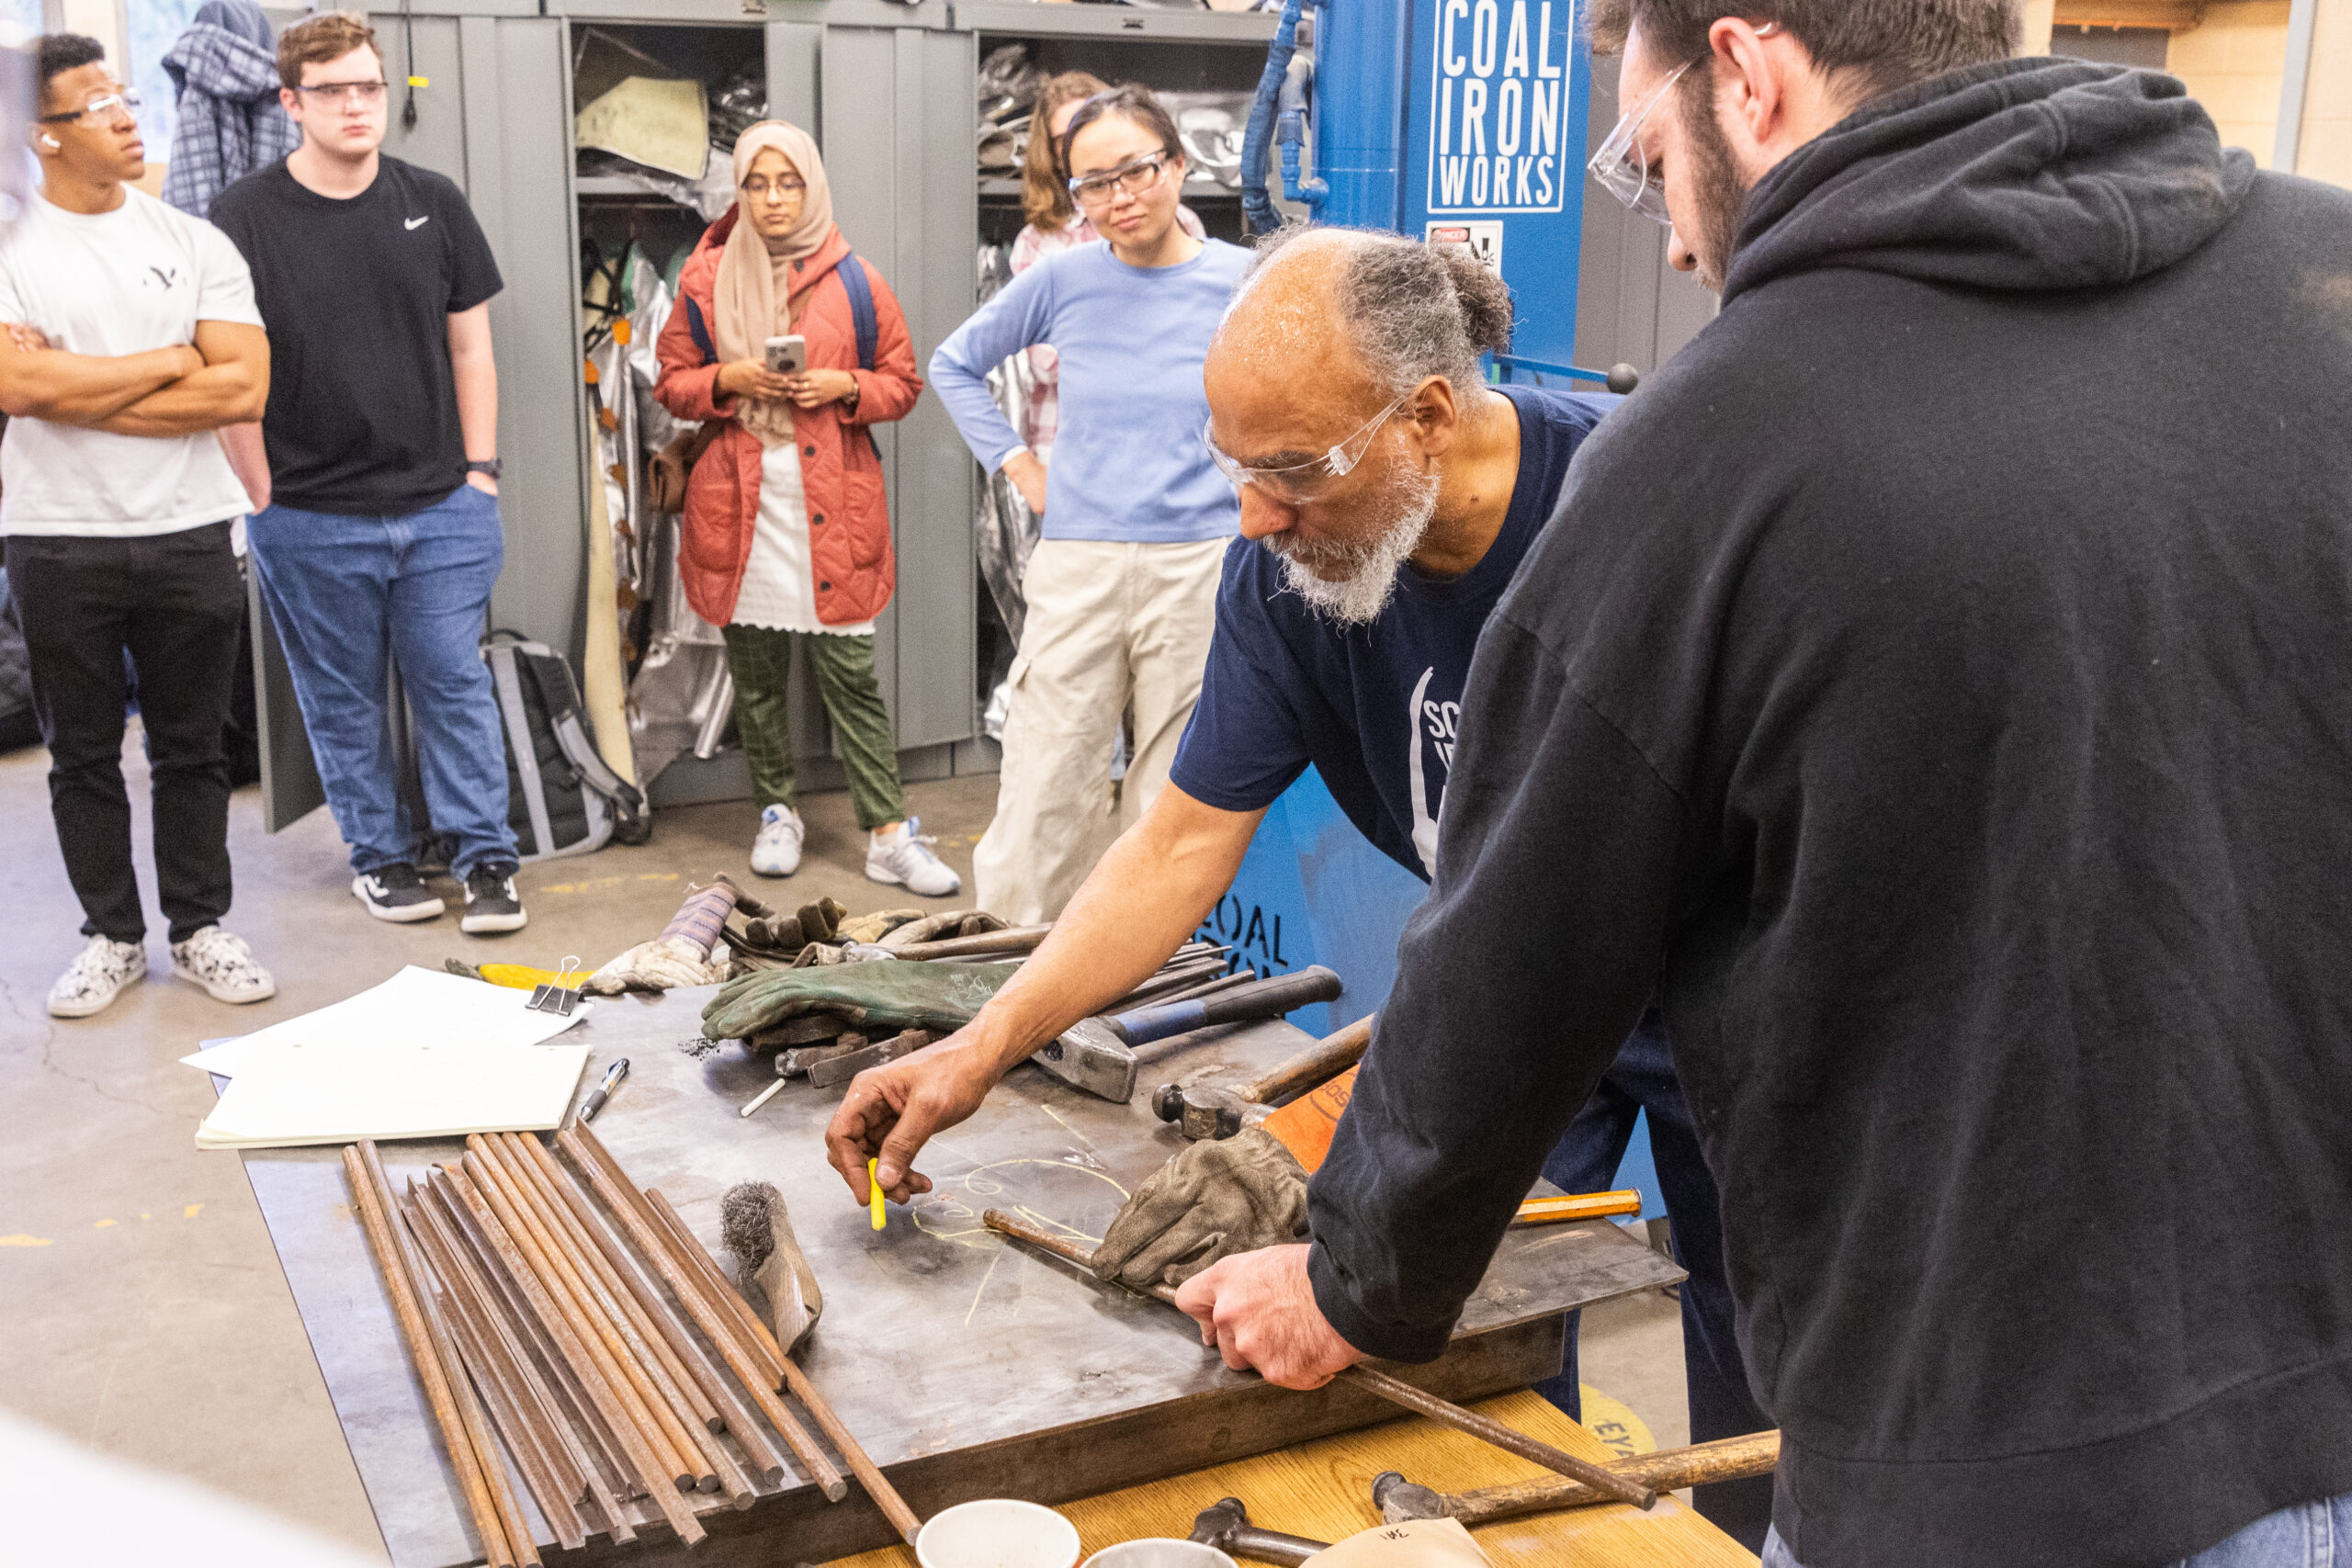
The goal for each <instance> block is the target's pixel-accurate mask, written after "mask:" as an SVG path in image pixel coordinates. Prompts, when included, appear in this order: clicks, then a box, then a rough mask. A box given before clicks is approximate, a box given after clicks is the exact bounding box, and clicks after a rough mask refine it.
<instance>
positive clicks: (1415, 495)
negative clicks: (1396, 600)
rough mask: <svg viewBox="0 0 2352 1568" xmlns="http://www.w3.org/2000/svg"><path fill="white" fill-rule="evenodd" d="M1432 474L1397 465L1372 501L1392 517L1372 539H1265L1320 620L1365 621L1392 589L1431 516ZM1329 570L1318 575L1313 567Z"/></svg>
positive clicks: (1288, 579)
mask: <svg viewBox="0 0 2352 1568" xmlns="http://www.w3.org/2000/svg"><path fill="white" fill-rule="evenodd" d="M1437 492H1438V477H1437V475H1436V473H1435V472H1434V471H1431V472H1428V473H1423V472H1419V471H1418V470H1416V469H1413V468H1406V467H1404V466H1403V465H1401V464H1400V465H1398V466H1397V468H1396V470H1395V471H1394V473H1393V475H1392V477H1391V478H1390V479H1388V480H1387V481H1386V482H1385V483H1384V484H1383V485H1382V486H1381V488H1380V491H1379V493H1378V495H1377V497H1376V498H1375V501H1374V504H1375V505H1379V506H1381V507H1383V508H1384V509H1385V508H1387V507H1392V506H1393V507H1395V508H1396V509H1397V520H1396V521H1395V522H1394V523H1391V524H1390V525H1388V526H1387V527H1386V528H1385V529H1383V530H1382V531H1381V532H1380V534H1379V535H1378V536H1376V537H1374V538H1370V539H1365V540H1362V541H1360V542H1358V543H1355V544H1350V545H1317V544H1307V543H1305V542H1303V541H1302V540H1300V539H1299V538H1298V536H1296V535H1295V534H1285V535H1281V536H1276V537H1275V538H1272V539H1270V540H1268V541H1267V547H1268V548H1270V549H1272V551H1273V552H1274V554H1276V555H1277V556H1279V557H1281V558H1282V563H1283V585H1284V586H1286V587H1287V588H1289V589H1290V591H1291V592H1294V593H1295V594H1297V595H1298V596H1299V597H1300V598H1302V599H1304V600H1306V603H1307V606H1308V607H1309V608H1310V609H1312V610H1313V611H1314V612H1315V613H1316V614H1317V615H1320V616H1322V617H1323V618H1324V619H1325V620H1327V621H1330V622H1332V623H1333V624H1335V625H1337V626H1370V625H1371V624H1372V623H1373V622H1374V621H1375V620H1377V619H1378V618H1379V616H1380V612H1381V611H1383V610H1385V609H1386V608H1387V607H1388V600H1389V596H1390V595H1391V594H1393V593H1395V592H1397V571H1398V570H1399V569H1401V568H1402V567H1403V566H1404V564H1405V561H1406V559H1407V558H1408V557H1409V556H1411V555H1412V553H1413V552H1414V551H1415V550H1417V549H1419V548H1420V547H1421V536H1423V535H1425V534H1427V533H1428V532H1429V528H1430V518H1432V517H1434V516H1435V515H1437ZM1317 567H1319V568H1321V569H1322V570H1324V571H1325V572H1328V573H1334V574H1335V575H1333V576H1331V577H1329V578H1325V577H1318V576H1317V575H1316V573H1315V571H1314V570H1313V569H1314V568H1317Z"/></svg>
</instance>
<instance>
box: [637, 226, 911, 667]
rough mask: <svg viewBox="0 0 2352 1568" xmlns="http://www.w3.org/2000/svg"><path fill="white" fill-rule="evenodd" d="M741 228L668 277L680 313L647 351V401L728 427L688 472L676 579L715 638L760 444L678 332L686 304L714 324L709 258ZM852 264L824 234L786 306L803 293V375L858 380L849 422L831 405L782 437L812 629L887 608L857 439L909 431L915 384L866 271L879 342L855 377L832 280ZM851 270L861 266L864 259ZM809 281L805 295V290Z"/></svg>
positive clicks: (877, 518) (690, 340)
mask: <svg viewBox="0 0 2352 1568" xmlns="http://www.w3.org/2000/svg"><path fill="white" fill-rule="evenodd" d="M737 216H738V214H737V213H736V212H733V211H730V212H729V213H728V214H727V215H726V216H725V217H724V218H721V219H720V220H718V222H716V223H714V224H712V225H711V226H710V228H709V230H708V231H707V232H706V233H705V234H704V235H703V237H702V243H700V244H698V245H696V246H695V253H694V254H693V255H691V256H689V257H688V258H687V259H686V265H685V267H684V270H683V271H681V272H680V274H679V276H678V304H677V307H676V308H675V309H674V310H672V311H671V312H670V321H669V323H668V324H667V325H666V326H664V327H663V328H662V340H661V342H660V343H659V344H656V345H655V351H656V353H657V354H658V355H660V357H661V360H662V378H661V379H660V380H659V381H657V382H655V383H654V386H653V395H654V397H656V398H657V399H659V400H661V403H662V407H663V408H665V409H668V410H669V411H670V412H672V413H673V414H675V415H676V416H677V417H678V418H680V419H686V420H703V421H711V420H723V421H725V422H726V426H725V428H724V429H723V430H721V431H720V432H719V434H718V439H717V440H715V441H713V442H712V443H711V444H710V446H709V448H708V450H707V451H705V452H704V453H703V455H702V457H701V460H700V461H698V462H696V463H695V471H694V475H693V477H692V479H689V480H688V481H687V484H686V514H685V517H684V522H683V523H682V525H681V526H680V529H679V538H678V576H679V579H680V581H682V582H683V584H684V588H685V591H686V603H687V604H691V605H693V606H694V610H695V615H700V616H701V617H702V618H703V619H704V620H706V621H708V622H709V623H710V624H711V625H712V626H725V625H726V624H727V623H728V622H729V621H730V620H732V619H733V618H734V615H735V595H736V593H737V592H738V591H739V590H741V587H742V585H743V568H744V565H745V563H747V562H748V561H750V559H751V558H752V525H753V524H754V522H755V521H756V520H757V518H758V516H759V511H760V442H759V438H758V437H757V436H755V435H752V434H750V433H749V432H747V431H745V430H744V429H743V428H742V426H741V425H739V424H737V423H734V419H735V400H733V399H729V400H727V401H726V402H724V403H721V402H719V401H718V400H717V393H718V366H717V365H715V364H709V363H706V362H705V359H704V355H703V351H702V349H701V347H700V346H699V345H697V344H695V339H694V332H693V329H692V328H691V327H690V326H689V325H688V324H687V321H688V316H687V311H686V305H685V302H686V301H687V300H689V299H691V300H693V301H694V302H695V305H696V306H697V307H698V308H699V309H700V310H701V311H702V319H703V326H704V330H705V331H706V332H710V331H712V330H714V329H713V327H712V323H713V322H714V321H716V320H717V311H716V310H715V309H714V308H713V306H712V303H711V297H712V293H713V291H714V288H715V286H716V285H717V283H718V255H719V252H720V251H721V250H722V249H723V248H724V247H725V245H726V243H727V236H728V233H729V231H731V230H732V229H733V228H734V227H735V220H736V218H737ZM849 259H850V248H849V242H848V241H846V240H844V239H842V234H841V231H840V230H838V229H836V230H834V231H833V233H832V237H831V239H829V240H827V241H826V242H825V243H824V245H823V246H822V247H821V248H820V249H819V250H818V252H817V254H815V255H812V256H810V257H809V258H808V259H807V260H805V261H801V262H797V263H795V264H794V267H793V271H794V277H793V285H792V287H793V292H794V294H795V295H796V296H797V295H798V294H799V292H800V290H801V289H802V288H809V299H808V304H807V307H806V308H805V309H804V310H803V311H802V313H801V317H800V321H799V324H798V326H797V329H796V330H797V332H799V333H800V334H801V335H802V336H803V337H805V338H807V339H808V340H809V367H810V368H811V369H831V370H846V371H848V372H849V373H850V374H851V375H852V376H854V377H856V378H857V388H858V399H857V411H856V412H854V413H852V412H848V411H847V410H846V409H845V408H844V407H843V405H842V404H841V403H839V402H831V403H827V404H825V405H824V406H823V407H821V408H815V409H804V408H795V409H794V410H793V411H792V431H793V435H794V438H795V439H796V440H797V441H798V442H799V444H800V482H801V485H802V487H803V489H804V490H805V491H807V495H808V511H809V559H810V561H811V562H812V564H813V565H814V568H815V570H816V574H817V618H818V619H819V620H820V621H823V622H824V623H825V624H826V625H828V626H851V625H854V624H855V623H857V622H859V621H869V620H872V619H873V618H874V617H875V616H876V615H879V614H880V613H881V611H882V607H883V606H884V605H886V604H889V602H890V593H891V591H892V590H893V589H894V588H895V587H896V586H897V585H898V569H897V563H896V561H895V560H894V559H893V558H892V555H891V549H890V498H889V496H888V494H887V493H885V491H884V490H883V485H882V459H881V458H880V457H877V456H876V454H875V451H874V444H873V443H872V441H870V440H869V439H868V438H867V435H866V430H865V427H866V426H867V425H869V424H884V423H889V422H890V421H893V420H899V419H904V418H906V416H907V414H908V412H910V410H912V409H913V407H914V406H915V400H916V399H917V398H919V397H921V396H922V377H920V376H918V375H916V374H915V352H914V344H913V342H912V340H911V339H910V338H909V337H908V335H907V318H906V313H905V312H904V311H902V310H899V300H898V296H896V295H894V294H892V293H891V292H890V288H889V285H888V284H886V283H884V282H883V281H882V276H881V275H880V274H879V273H877V272H876V271H875V270H874V269H873V268H872V267H871V266H867V267H866V268H865V276H866V277H867V279H868V280H869V282H870V284H871V287H872V289H873V294H874V315H875V325H876V329H877V334H876V344H875V350H874V368H873V369H871V370H861V369H859V368H858V364H857V328H856V324H855V322H854V321H853V319H852V318H851V316H850V310H849V291H848V290H847V289H845V288H842V280H841V279H840V277H838V276H834V269H835V268H836V267H837V266H839V265H841V264H842V262H844V261H848V260H849ZM857 265H865V263H864V260H863V258H860V259H859V260H858V263H857ZM811 275H813V276H816V277H817V279H818V281H817V282H816V284H815V285H814V286H813V287H811V286H809V285H808V284H807V283H806V282H805V279H806V277H807V276H811Z"/></svg>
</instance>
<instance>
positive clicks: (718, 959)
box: [580, 936, 727, 997]
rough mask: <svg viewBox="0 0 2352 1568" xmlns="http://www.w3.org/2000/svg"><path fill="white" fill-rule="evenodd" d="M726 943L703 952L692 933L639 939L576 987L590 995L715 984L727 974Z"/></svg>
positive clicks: (608, 994)
mask: <svg viewBox="0 0 2352 1568" xmlns="http://www.w3.org/2000/svg"><path fill="white" fill-rule="evenodd" d="M726 954H727V944H726V943H725V942H721V943H719V945H718V950H717V951H716V952H714V953H708V954H706V953H704V952H703V947H702V943H700V942H696V941H695V940H694V939H693V938H692V937H684V936H657V937H655V938H654V939H653V940H652V941H651V942H639V943H638V944H637V945H636V946H635V947H632V948H630V949H629V950H628V952H626V953H622V954H621V955H620V956H619V957H617V958H612V959H608V960H606V961H605V965H604V967H603V968H601V969H599V970H597V971H596V972H595V973H594V975H591V976H588V980H587V983H586V984H585V985H582V987H580V988H581V989H582V990H583V991H586V992H588V993H589V994H590V995H592V996H599V997H616V996H619V995H620V994H621V993H622V992H623V991H666V990H669V989H671V988H672V987H677V986H715V985H717V984H718V982H719V981H721V980H724V979H725V978H727V956H726Z"/></svg>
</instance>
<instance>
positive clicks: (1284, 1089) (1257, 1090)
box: [1151, 1018, 1372, 1143]
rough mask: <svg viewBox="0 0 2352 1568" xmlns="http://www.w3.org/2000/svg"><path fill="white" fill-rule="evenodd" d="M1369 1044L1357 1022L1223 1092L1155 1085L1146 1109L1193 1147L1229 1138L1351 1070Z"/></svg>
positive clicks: (1368, 1028) (1364, 1025)
mask: <svg viewBox="0 0 2352 1568" xmlns="http://www.w3.org/2000/svg"><path fill="white" fill-rule="evenodd" d="M1371 1043H1372V1020H1371V1019H1370V1018H1360V1019H1358V1020H1356V1021H1354V1022H1353V1023H1351V1024H1350V1025H1348V1026H1347V1027H1346V1028H1345V1029H1342V1030H1340V1032H1338V1033H1336V1034H1334V1035H1332V1036H1331V1037H1330V1038H1329V1039H1327V1040H1321V1041H1317V1043H1315V1044H1313V1045H1310V1046H1308V1047H1307V1048H1306V1050H1304V1051H1301V1052H1300V1053H1299V1054H1298V1055H1295V1056H1293V1057H1291V1058H1290V1060H1288V1061H1286V1062H1284V1063H1283V1064H1282V1065H1281V1066H1277V1067H1276V1068H1274V1069H1273V1071H1272V1072H1270V1073H1268V1074H1266V1075H1265V1076H1264V1077H1259V1078H1254V1079H1252V1080H1251V1081H1250V1082H1248V1083H1245V1084H1237V1085H1235V1086H1233V1087H1232V1088H1229V1089H1228V1088H1225V1087H1222V1086H1219V1087H1208V1086H1204V1085H1197V1084H1195V1085H1185V1084H1172V1083H1164V1084H1161V1085H1160V1086H1159V1089H1158V1090H1157V1091H1156V1092H1155V1093H1154V1094H1153V1095H1152V1097H1151V1108H1152V1110H1154V1111H1158V1112H1159V1119H1160V1120H1161V1121H1162V1122H1175V1123H1176V1126H1177V1129H1178V1131H1180V1132H1182V1134H1184V1136H1185V1137H1187V1138H1190V1139H1191V1140H1192V1141H1193V1142H1194V1143H1199V1142H1200V1141H1201V1140H1202V1139H1204V1138H1229V1137H1231V1136H1233V1134H1236V1133H1238V1132H1239V1131H1241V1129H1242V1127H1243V1126H1244V1125H1245V1124H1246V1123H1248V1122H1250V1120H1251V1119H1252V1118H1253V1117H1255V1116H1262V1115H1264V1114H1265V1112H1266V1111H1269V1110H1271V1109H1272V1106H1273V1103H1274V1101H1276V1100H1281V1099H1283V1097H1284V1096H1285V1095H1293V1094H1298V1093H1301V1092H1303V1091H1304V1090H1306V1089H1313V1088H1315V1087H1316V1086H1317V1085H1318V1084H1322V1083H1325V1082H1328V1081H1329V1079H1331V1078H1333V1077H1337V1076H1338V1075H1339V1074H1340V1073H1343V1072H1345V1071H1347V1069H1349V1068H1350V1067H1352V1066H1355V1065H1356V1063H1357V1062H1358V1061H1360V1060H1362V1059H1363V1054H1364V1050H1365V1048H1366V1047H1367V1046H1369V1045H1370V1044H1371Z"/></svg>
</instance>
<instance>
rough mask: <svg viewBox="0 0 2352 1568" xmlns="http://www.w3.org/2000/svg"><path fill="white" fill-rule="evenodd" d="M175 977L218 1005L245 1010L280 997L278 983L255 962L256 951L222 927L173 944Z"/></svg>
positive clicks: (208, 927) (201, 932) (209, 927)
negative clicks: (228, 1004) (245, 1006)
mask: <svg viewBox="0 0 2352 1568" xmlns="http://www.w3.org/2000/svg"><path fill="white" fill-rule="evenodd" d="M172 973H173V974H175V975H176V976H179V977H180V978H181V979H183V980H186V981H187V982H188V983H189V984H190V985H195V986H201V987H204V989H205V992H206V994H208V995H209V996H210V997H211V998H212V999H213V1000H214V1001H216V1002H234V1003H237V1004H238V1005H240V1006H242V1005H243V1004H244V1003H246V1002H266V1001H267V1000H269V998H272V997H274V996H276V995H277V981H275V980H273V979H271V978H270V977H269V971H268V970H266V969H265V968H263V967H262V966H261V965H260V964H256V963H254V950H253V949H252V948H250V947H247V946H246V945H245V939H244V938H243V937H241V936H231V935H230V934H229V933H228V932H227V931H222V930H221V929H220V927H219V926H207V927H205V928H204V929H203V930H202V931H198V932H197V933H196V934H195V935H194V936H192V937H190V938H188V939H187V941H186V942H174V943H172Z"/></svg>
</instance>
